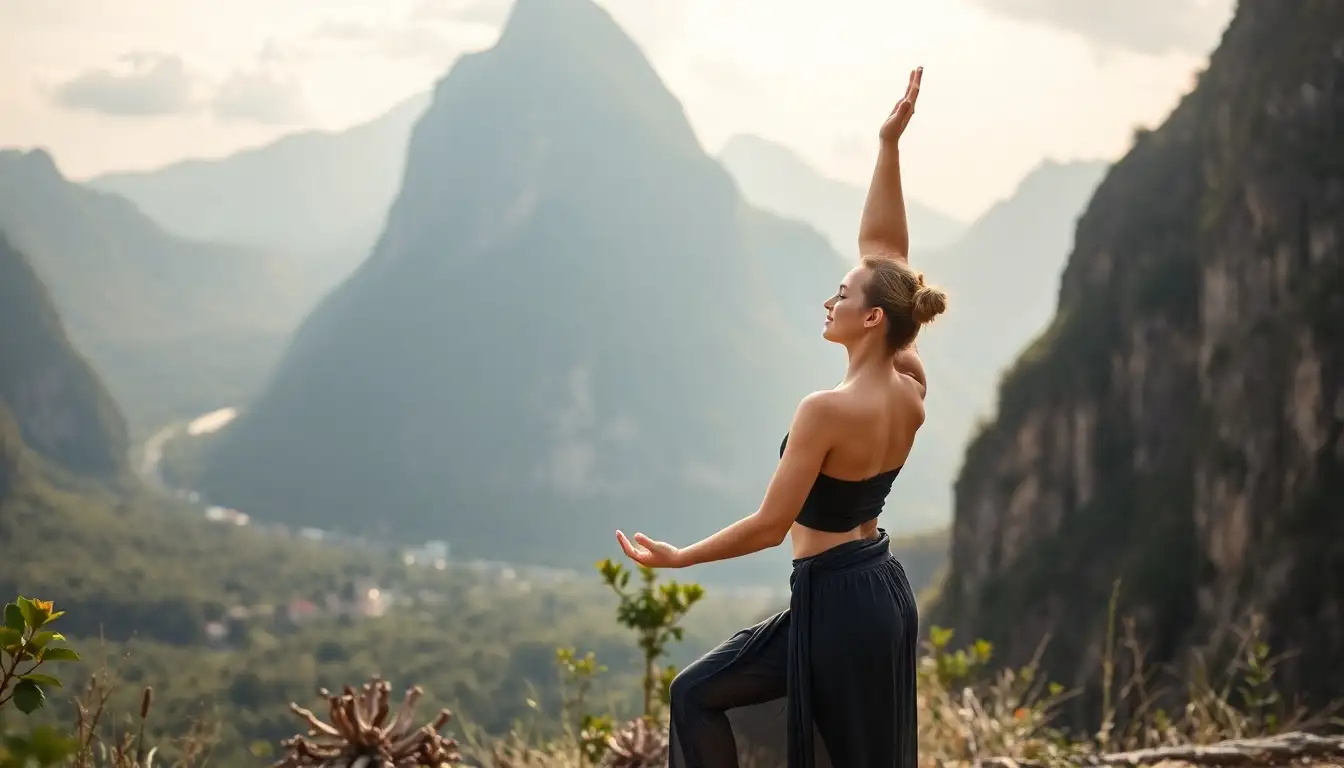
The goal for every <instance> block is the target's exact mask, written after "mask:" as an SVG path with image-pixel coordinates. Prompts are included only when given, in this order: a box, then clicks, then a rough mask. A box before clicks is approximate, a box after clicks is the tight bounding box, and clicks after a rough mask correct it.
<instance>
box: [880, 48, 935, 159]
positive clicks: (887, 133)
mask: <svg viewBox="0 0 1344 768" xmlns="http://www.w3.org/2000/svg"><path fill="white" fill-rule="evenodd" d="M922 79H924V68H923V67H916V68H915V70H914V71H913V72H911V73H910V82H909V84H908V85H906V86H905V96H903V97H902V98H901V100H900V101H899V102H898V103H897V104H896V106H895V107H894V108H893V109H892V110H891V114H890V115H888V116H887V120H886V122H884V123H882V128H881V130H879V131H878V132H877V136H878V138H880V139H881V140H882V142H883V143H884V144H896V143H897V142H899V141H900V139H901V134H903V133H905V127H906V126H907V125H909V124H910V118H911V117H914V114H915V101H916V100H918V99H919V82H920V80H922Z"/></svg>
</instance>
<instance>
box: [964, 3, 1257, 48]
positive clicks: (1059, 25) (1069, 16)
mask: <svg viewBox="0 0 1344 768" xmlns="http://www.w3.org/2000/svg"><path fill="white" fill-rule="evenodd" d="M972 1H973V2H974V3H976V4H977V5H979V6H981V7H983V8H985V9H987V10H990V11H993V12H995V13H998V14H1000V15H1003V16H1006V17H1009V18H1013V19H1017V20H1018V21H1025V22H1029V23H1034V24H1043V25H1046V26H1050V27H1054V28H1056V29H1061V30H1065V31H1068V32H1073V33H1075V34H1078V35H1081V36H1082V37H1084V38H1086V39H1087V40H1089V41H1090V42H1092V43H1093V44H1095V45H1097V46H1098V47H1101V48H1112V49H1119V50H1125V51H1130V52H1133V53H1139V54H1148V55H1154V56H1160V55H1163V54H1168V53H1173V52H1174V53H1194V54H1204V53H1207V52H1208V51H1209V49H1210V48H1212V47H1213V44H1214V43H1216V42H1217V41H1218V36H1219V35H1220V34H1221V33H1222V30H1223V26H1224V25H1225V24H1226V23H1227V20H1228V18H1229V17H1230V15H1231V9H1232V4H1233V2H1234V0H1124V1H1123V2H1100V3H1098V2H1087V1H1086V0H972Z"/></svg>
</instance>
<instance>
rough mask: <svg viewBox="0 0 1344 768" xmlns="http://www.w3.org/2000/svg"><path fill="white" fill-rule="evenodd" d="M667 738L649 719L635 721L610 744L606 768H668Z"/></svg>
mask: <svg viewBox="0 0 1344 768" xmlns="http://www.w3.org/2000/svg"><path fill="white" fill-rule="evenodd" d="M667 753H668V744H667V734H666V733H665V732H664V731H663V729H662V728H661V727H658V726H655V725H653V724H652V723H650V722H649V720H648V718H644V717H636V718H635V719H634V720H631V721H630V722H628V723H626V724H625V725H623V726H621V729H620V730H618V731H617V732H616V733H615V734H613V735H612V737H611V738H610V739H608V740H607V754H606V756H605V757H604V758H603V760H602V765H603V766H604V768H654V766H665V765H667Z"/></svg>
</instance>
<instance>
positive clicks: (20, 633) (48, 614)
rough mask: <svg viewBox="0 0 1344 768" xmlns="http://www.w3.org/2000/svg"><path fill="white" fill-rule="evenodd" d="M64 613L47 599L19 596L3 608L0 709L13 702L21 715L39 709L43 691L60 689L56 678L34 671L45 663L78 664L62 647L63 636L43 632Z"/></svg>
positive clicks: (45, 699) (44, 694)
mask: <svg viewBox="0 0 1344 768" xmlns="http://www.w3.org/2000/svg"><path fill="white" fill-rule="evenodd" d="M64 613H65V612H64V611H57V610H55V606H54V605H53V603H52V601H50V600H30V599H28V598H26V597H20V598H19V599H18V600H16V601H14V602H12V603H9V604H7V605H5V616H4V626H2V627H0V652H2V655H0V707H4V706H5V705H6V704H9V703H11V702H12V703H13V704H14V707H15V708H16V709H18V710H19V711H20V712H22V713H24V714H25V715H28V714H32V713H33V712H36V711H37V710H39V709H41V708H42V706H43V705H44V704H46V701H47V694H46V689H48V688H60V687H61V681H60V679H58V678H56V677H53V676H51V675H48V674H45V673H42V672H38V671H37V670H38V668H40V667H42V665H43V664H46V663H48V662H63V661H79V654H77V653H75V652H74V650H72V649H70V648H67V647H65V646H62V645H52V643H63V642H65V636H64V635H62V634H61V633H59V632H52V631H51V630H48V629H45V627H46V626H47V625H49V624H50V623H51V622H53V621H55V620H56V619H58V618H60V617H61V616H62V615H63V614H64Z"/></svg>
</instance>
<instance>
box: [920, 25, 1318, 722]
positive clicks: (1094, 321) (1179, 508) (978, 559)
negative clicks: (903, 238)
mask: <svg viewBox="0 0 1344 768" xmlns="http://www.w3.org/2000/svg"><path fill="white" fill-rule="evenodd" d="M1341 40H1344V5H1341V4H1339V3H1333V2H1300V3H1279V2H1273V1H1272V0H1243V1H1242V2H1241V3H1240V4H1239V6H1238V8H1237V11H1236V13H1235V16H1234V18H1233V20H1232V22H1231V24H1230V26H1229V27H1228V29H1227V30H1226V32H1225V34H1224V37H1223V39H1222V42H1221V44H1220V46H1219V48H1218V49H1217V50H1216V52H1215V53H1214V54H1213V56H1212V58H1211V60H1210V63H1209V66H1208V69H1207V70H1206V71H1205V72H1203V73H1202V75H1201V76H1200V78H1199V82H1198V85H1197V86H1196V87H1195V89H1194V90H1193V91H1192V92H1191V93H1190V94H1189V95H1187V96H1186V97H1185V98H1184V99H1183V100H1182V101H1181V103H1180V104H1179V105H1178V106H1177V108H1176V109H1175V110H1174V111H1173V112H1172V114H1171V115H1170V116H1169V118H1168V119H1167V120H1166V122H1165V123H1164V124H1163V125H1162V126H1161V127H1160V128H1158V129H1156V130H1154V131H1151V132H1148V133H1146V134H1143V135H1141V136H1139V137H1138V138H1137V141H1136V144H1135V146H1134V147H1133V148H1132V149H1131V150H1130V151H1129V153H1128V154H1127V155H1126V156H1125V157H1124V158H1123V159H1122V160H1121V161H1120V162H1118V163H1117V164H1116V165H1115V166H1114V167H1113V168H1112V169H1111V170H1110V172H1109V173H1108V174H1107V175H1106V178H1105V180H1104V181H1103V182H1102V183H1101V185H1100V186H1099V187H1098V189H1097V191H1096V193H1095V195H1094V196H1093V198H1092V200H1091V202H1090V203H1089V205H1088V207H1087V210H1086V212H1085V214H1084V215H1083V217H1082V218H1081V220H1080V221H1079V224H1078V229H1077V236H1076V239H1075V247H1074V249H1073V252H1072V255H1071V256H1070V257H1069V261H1068V266H1067V267H1066V269H1065V270H1064V273H1063V278H1062V281H1061V284H1060V290H1059V298H1058V308H1057V310H1056V312H1055V316H1054V319H1053V321H1052V322H1051V324H1050V326H1049V328H1048V329H1047V330H1046V331H1045V333H1044V334H1042V335H1041V337H1040V338H1039V339H1038V340H1037V341H1036V342H1035V343H1034V344H1033V345H1032V346H1031V347H1030V348H1029V349H1027V350H1026V351H1025V352H1024V353H1023V354H1022V355H1021V356H1020V357H1019V359H1018V360H1017V362H1016V363H1015V365H1014V366H1013V368H1012V369H1011V371H1010V372H1009V373H1008V374H1007V375H1006V376H1005V377H1004V381H1003V384H1002V386H1001V387H1000V389H999V393H998V415H997V418H996V419H995V420H994V421H993V423H991V424H989V425H988V426H987V427H986V428H985V429H984V431H983V432H982V433H981V434H980V435H979V436H978V437H977V438H976V439H975V441H974V442H973V443H972V444H971V446H970V448H969V449H968V451H967V453H966V458H965V463H964V466H963V469H962V472H961V475H960V477H959V479H958V481H957V486H956V522H955V526H954V531H953V543H952V563H951V567H950V572H949V575H948V579H947V581H946V583H945V584H944V587H943V590H942V600H941V602H940V604H939V607H938V609H937V611H936V612H935V613H936V616H934V617H931V620H932V621H935V622H942V623H945V624H947V625H950V626H953V627H955V628H956V629H957V630H958V633H959V635H958V636H961V637H981V636H984V637H986V638H987V639H990V640H992V641H995V642H996V656H998V657H999V660H1000V661H1003V662H1005V663H1009V664H1014V663H1018V662H1021V661H1023V660H1025V659H1027V658H1028V657H1030V656H1031V655H1032V653H1033V651H1034V650H1035V646H1036V643H1037V642H1038V640H1039V638H1041V637H1042V636H1044V635H1046V634H1049V635H1050V636H1051V638H1052V639H1051V643H1050V645H1049V647H1048V648H1047V653H1046V657H1045V665H1046V667H1047V670H1048V671H1049V672H1050V674H1051V675H1052V677H1054V678H1055V679H1059V680H1060V681H1061V682H1064V683H1070V682H1076V681H1082V680H1084V679H1086V678H1087V677H1088V674H1089V672H1090V671H1091V670H1093V669H1095V662H1096V658H1097V654H1098V652H1099V649H1100V648H1101V647H1102V643H1103V638H1104V637H1105V632H1106V625H1107V602H1108V598H1109V595H1110V593H1111V589H1112V585H1113V582H1114V580H1115V579H1117V578H1118V579H1121V580H1122V581H1121V592H1120V604H1119V608H1118V612H1119V614H1120V615H1121V616H1125V615H1129V616H1132V617H1134V618H1135V619H1136V621H1137V627H1138V631H1139V633H1140V636H1141V637H1143V638H1144V639H1145V640H1146V644H1147V649H1148V651H1149V659H1148V661H1149V662H1150V663H1151V664H1163V663H1167V662H1171V663H1176V664H1178V665H1179V664H1180V663H1182V662H1184V661H1185V660H1186V659H1187V656H1186V655H1185V654H1186V652H1187V651H1188V650H1189V649H1190V648H1191V647H1192V646H1193V645H1194V644H1195V643H1197V642H1200V641H1203V640H1204V639H1206V638H1208V637H1210V635H1211V634H1212V633H1214V632H1219V631H1223V630H1225V629H1226V627H1227V624H1228V623H1229V622H1231V621H1233V620H1236V619H1238V618H1240V617H1241V616H1242V615H1243V614H1245V613H1246V612H1254V613H1260V614H1261V615H1263V616H1264V617H1265V618H1266V623H1265V625H1264V626H1265V629H1266V631H1267V633H1268V634H1267V636H1266V639H1267V640H1268V641H1269V642H1270V644H1271V646H1272V647H1273V649H1274V650H1275V651H1276V652H1278V651H1287V650H1291V651H1295V652H1297V655H1296V656H1295V657H1293V658H1291V659H1289V660H1287V662H1285V664H1284V665H1283V666H1281V667H1280V669H1279V670H1278V672H1277V674H1276V680H1277V681H1278V684H1279V686H1282V687H1280V688H1279V690H1283V691H1291V690H1293V689H1297V690H1299V691H1303V692H1305V693H1307V694H1308V695H1309V696H1310V695H1316V696H1318V697H1320V700H1333V699H1336V698H1338V697H1339V696H1340V695H1344V671H1341V668H1340V667H1339V666H1338V664H1336V663H1335V662H1336V661H1337V660H1338V659H1339V658H1340V657H1341V656H1342V655H1344V618H1341V613H1340V611H1339V606H1340V605H1341V604H1344V582H1342V581H1341V578H1340V576H1341V574H1344V517H1342V516H1341V515H1340V514H1339V509H1340V507H1341V504H1344V400H1342V399H1341V396H1340V393H1341V392H1344V343H1342V342H1344V250H1341V248H1340V246H1339V244H1340V242H1341V241H1342V240H1344V225H1342V224H1341V222H1344V152H1342V151H1341V147H1344V49H1342V48H1341V43H1340V41H1341ZM1002 285H1003V286H1004V287H1003V289H1002V290H1004V291H1005V292H1006V293H1009V294H1012V293H1014V292H1016V291H1018V290H1020V289H1021V286H1022V285H1023V283H1022V282H1020V281H1019V282H1015V283H1012V284H1002ZM1331 670H1334V671H1333V672H1332V671H1331Z"/></svg>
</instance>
